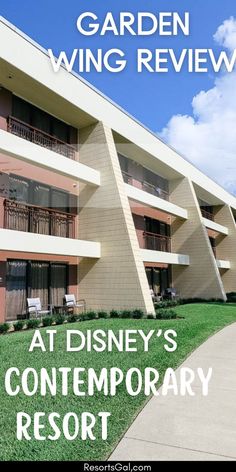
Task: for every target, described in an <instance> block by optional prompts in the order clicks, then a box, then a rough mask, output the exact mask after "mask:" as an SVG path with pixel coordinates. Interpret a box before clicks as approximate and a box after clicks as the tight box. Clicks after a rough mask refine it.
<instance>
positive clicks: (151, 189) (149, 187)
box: [122, 171, 169, 201]
mask: <svg viewBox="0 0 236 472" xmlns="http://www.w3.org/2000/svg"><path fill="white" fill-rule="evenodd" d="M122 175H123V179H124V182H125V183H126V184H129V185H132V186H133V187H138V188H141V189H142V190H144V191H145V192H148V193H150V194H152V195H155V197H159V198H162V200H167V201H168V200H169V193H168V192H167V191H166V190H163V189H162V188H160V187H158V186H155V185H153V184H150V183H149V182H146V180H140V179H136V178H134V177H132V175H130V174H128V172H125V171H122Z"/></svg>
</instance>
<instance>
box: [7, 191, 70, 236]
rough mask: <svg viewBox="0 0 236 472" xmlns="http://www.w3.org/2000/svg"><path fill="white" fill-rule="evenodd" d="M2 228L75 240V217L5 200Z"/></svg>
mask: <svg viewBox="0 0 236 472" xmlns="http://www.w3.org/2000/svg"><path fill="white" fill-rule="evenodd" d="M4 228H6V229H12V230H16V231H25V232H28V233H38V234H45V235H51V236H59V237H62V238H75V215H72V214H70V213H64V212H61V211H57V210H52V209H48V208H41V207H38V206H35V205H28V204H25V203H20V202H16V201H14V200H8V199H5V200H4Z"/></svg>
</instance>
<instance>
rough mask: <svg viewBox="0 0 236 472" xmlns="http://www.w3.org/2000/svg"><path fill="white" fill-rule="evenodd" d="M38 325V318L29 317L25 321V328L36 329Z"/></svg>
mask: <svg viewBox="0 0 236 472" xmlns="http://www.w3.org/2000/svg"><path fill="white" fill-rule="evenodd" d="M39 325H40V320H36V319H33V318H32V319H31V320H27V322H26V326H27V329H36V328H38V327H39Z"/></svg>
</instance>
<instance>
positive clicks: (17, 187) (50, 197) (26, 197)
mask: <svg viewBox="0 0 236 472" xmlns="http://www.w3.org/2000/svg"><path fill="white" fill-rule="evenodd" d="M9 198H10V199H11V200H16V201H17V202H24V203H29V204H31V205H36V206H40V207H43V208H53V209H55V210H58V211H63V212H65V213H68V212H69V193H68V192H66V191H63V190H59V189H56V188H54V187H49V186H47V185H44V184H41V183H39V182H35V181H34V180H27V179H24V178H23V177H19V176H16V175H10V176H9Z"/></svg>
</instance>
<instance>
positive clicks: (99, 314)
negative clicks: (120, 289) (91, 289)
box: [90, 311, 108, 319]
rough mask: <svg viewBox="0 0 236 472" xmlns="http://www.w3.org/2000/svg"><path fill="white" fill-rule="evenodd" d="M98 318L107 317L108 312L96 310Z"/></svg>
mask: <svg viewBox="0 0 236 472" xmlns="http://www.w3.org/2000/svg"><path fill="white" fill-rule="evenodd" d="M95 315H96V313H95ZM98 318H108V313H107V312H106V311H99V312H98ZM90 319H91V318H90ZM92 319H93V318H92Z"/></svg>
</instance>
